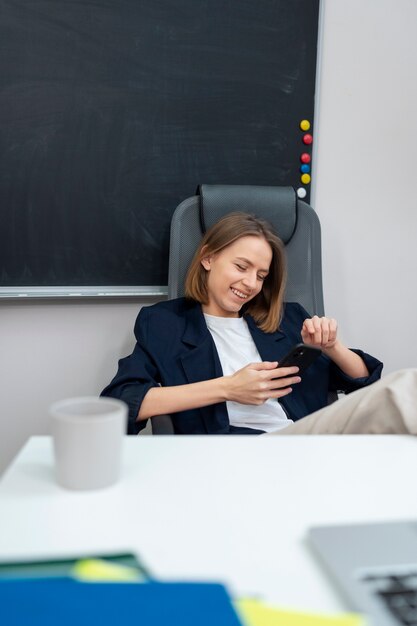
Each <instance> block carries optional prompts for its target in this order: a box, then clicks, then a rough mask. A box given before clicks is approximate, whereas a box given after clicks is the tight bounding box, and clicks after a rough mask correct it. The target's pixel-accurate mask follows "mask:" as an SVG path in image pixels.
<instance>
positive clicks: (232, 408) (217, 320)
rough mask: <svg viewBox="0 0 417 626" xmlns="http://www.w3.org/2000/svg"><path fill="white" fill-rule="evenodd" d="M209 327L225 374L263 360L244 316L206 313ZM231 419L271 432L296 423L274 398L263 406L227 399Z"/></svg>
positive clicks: (236, 423) (233, 423)
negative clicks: (220, 315) (219, 315)
mask: <svg viewBox="0 0 417 626" xmlns="http://www.w3.org/2000/svg"><path fill="white" fill-rule="evenodd" d="M204 317H205V320H206V324H207V327H208V329H209V331H210V333H211V336H212V337H213V340H214V343H215V344H216V348H217V352H218V355H219V359H220V363H221V366H222V370H223V374H224V375H225V376H229V375H231V374H234V373H235V372H236V371H237V370H240V369H241V368H242V367H245V365H248V364H249V363H260V362H261V361H262V359H261V357H260V354H259V352H258V350H257V348H256V345H255V342H254V341H253V339H252V335H251V334H250V332H249V328H248V325H247V323H246V321H245V320H244V319H243V317H217V316H215V315H206V314H204ZM226 406H227V412H228V414H229V421H230V423H231V424H232V425H233V426H245V427H247V428H257V429H258V430H265V431H266V432H271V431H273V430H280V429H281V428H285V427H286V426H289V424H291V423H292V420H290V419H288V418H287V416H286V414H285V412H284V409H283V408H282V406H281V405H280V404H279V402H277V400H275V399H274V398H270V399H269V400H267V401H266V402H264V404H261V405H259V406H257V405H252V404H240V403H239V402H230V401H227V402H226Z"/></svg>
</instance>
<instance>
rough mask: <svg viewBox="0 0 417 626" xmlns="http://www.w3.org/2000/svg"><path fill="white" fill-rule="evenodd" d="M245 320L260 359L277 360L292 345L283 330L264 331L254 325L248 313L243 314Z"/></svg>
mask: <svg viewBox="0 0 417 626" xmlns="http://www.w3.org/2000/svg"><path fill="white" fill-rule="evenodd" d="M245 320H246V322H247V324H248V328H249V331H250V334H251V335H252V338H253V340H254V342H255V345H256V347H257V349H258V352H259V354H260V355H261V359H262V361H279V359H280V358H282V357H283V356H284V355H285V354H286V353H287V352H288V350H289V349H290V348H291V347H292V346H291V343H290V340H289V339H288V337H287V335H286V334H285V333H284V332H283V331H281V330H277V331H275V332H274V333H265V332H264V331H263V330H261V329H260V328H259V327H258V326H257V325H256V323H255V321H254V319H253V318H252V317H251V316H250V315H245Z"/></svg>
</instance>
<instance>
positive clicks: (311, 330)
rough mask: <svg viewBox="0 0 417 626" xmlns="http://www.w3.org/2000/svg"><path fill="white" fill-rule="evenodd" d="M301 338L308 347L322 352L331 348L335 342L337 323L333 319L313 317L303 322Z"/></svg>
mask: <svg viewBox="0 0 417 626" xmlns="http://www.w3.org/2000/svg"><path fill="white" fill-rule="evenodd" d="M301 337H302V339H303V342H304V343H305V344H307V345H309V346H315V347H316V348H321V349H322V350H328V349H330V348H333V347H334V346H335V344H336V342H337V322H336V320H335V319H333V318H328V317H318V316H317V315H315V316H314V317H312V318H309V319H306V320H304V323H303V327H302V329H301Z"/></svg>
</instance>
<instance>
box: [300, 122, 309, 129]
mask: <svg viewBox="0 0 417 626" xmlns="http://www.w3.org/2000/svg"><path fill="white" fill-rule="evenodd" d="M310 126H311V124H310V122H309V121H308V120H301V122H300V128H301V130H310Z"/></svg>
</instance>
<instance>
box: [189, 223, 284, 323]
mask: <svg viewBox="0 0 417 626" xmlns="http://www.w3.org/2000/svg"><path fill="white" fill-rule="evenodd" d="M271 261H272V249H271V246H270V245H269V243H268V242H267V241H266V240H265V239H264V238H263V237H257V236H253V235H249V236H246V237H241V238H240V239H237V240H236V241H234V242H233V243H231V244H229V245H228V246H226V247H225V248H223V250H221V251H220V252H217V253H216V254H213V255H209V256H206V257H203V258H202V260H201V264H202V266H203V267H204V269H205V270H206V271H207V292H208V300H209V301H208V304H205V305H203V311H204V313H207V314H209V315H216V316H218V317H238V316H239V311H240V309H241V308H242V306H243V305H244V304H245V303H246V302H249V301H250V300H252V299H253V298H254V297H255V296H256V295H257V294H258V293H259V292H260V291H261V289H262V286H263V281H264V280H265V278H266V276H267V275H268V271H269V266H270V264H271Z"/></svg>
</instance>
